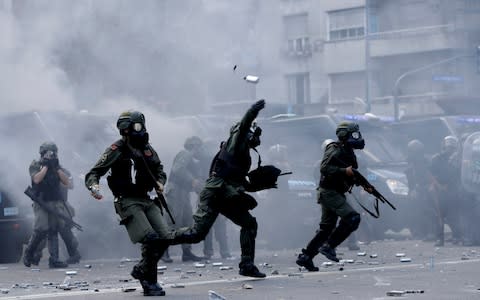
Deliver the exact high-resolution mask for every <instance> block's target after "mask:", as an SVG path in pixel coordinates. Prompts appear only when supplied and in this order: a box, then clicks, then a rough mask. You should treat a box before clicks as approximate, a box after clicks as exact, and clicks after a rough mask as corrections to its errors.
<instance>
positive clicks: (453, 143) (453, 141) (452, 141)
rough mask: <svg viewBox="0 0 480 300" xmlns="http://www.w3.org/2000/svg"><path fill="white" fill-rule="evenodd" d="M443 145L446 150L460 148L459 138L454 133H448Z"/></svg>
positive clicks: (452, 150)
mask: <svg viewBox="0 0 480 300" xmlns="http://www.w3.org/2000/svg"><path fill="white" fill-rule="evenodd" d="M442 147H443V149H444V150H446V151H450V152H454V151H455V150H457V149H458V139H457V138H456V137H454V136H453V135H447V136H446V137H445V138H443V143H442Z"/></svg>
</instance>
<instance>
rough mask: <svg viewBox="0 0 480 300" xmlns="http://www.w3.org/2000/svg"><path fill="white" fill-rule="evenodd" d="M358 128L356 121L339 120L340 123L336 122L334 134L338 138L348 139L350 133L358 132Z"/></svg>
mask: <svg viewBox="0 0 480 300" xmlns="http://www.w3.org/2000/svg"><path fill="white" fill-rule="evenodd" d="M359 130H360V127H359V126H358V124H357V123H354V122H348V121H343V122H340V124H338V126H337V130H336V131H335V134H336V135H337V137H338V139H339V140H341V141H344V140H346V139H348V136H349V135H350V134H351V133H353V132H358V131H359Z"/></svg>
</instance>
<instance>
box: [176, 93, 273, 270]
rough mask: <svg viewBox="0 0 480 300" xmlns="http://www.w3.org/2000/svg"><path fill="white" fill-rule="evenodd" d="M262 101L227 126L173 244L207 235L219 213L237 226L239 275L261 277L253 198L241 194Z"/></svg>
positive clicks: (256, 139) (257, 141)
mask: <svg viewBox="0 0 480 300" xmlns="http://www.w3.org/2000/svg"><path fill="white" fill-rule="evenodd" d="M264 107H265V100H259V101H257V102H256V103H255V104H253V105H252V106H251V107H250V109H249V110H248V111H247V112H246V114H245V115H244V116H243V118H242V120H241V121H240V122H239V123H237V124H235V125H234V126H233V127H232V128H231V129H230V136H229V138H228V140H227V141H225V142H222V144H221V146H220V151H219V152H218V153H217V155H216V156H215V158H214V159H213V161H212V164H211V168H210V177H209V178H208V179H207V181H206V184H205V187H204V188H203V190H202V191H201V192H200V200H199V203H198V208H197V211H196V213H195V214H194V215H193V219H194V224H193V225H192V226H190V227H185V228H180V229H178V230H177V231H176V238H175V240H174V243H176V244H179V243H180V244H181V243H198V242H200V241H202V240H203V239H204V238H205V236H206V235H207V234H208V232H209V230H210V228H211V227H212V225H213V223H214V222H215V220H216V218H217V216H218V214H222V215H224V216H226V217H227V218H228V219H230V220H231V221H232V222H233V223H235V224H237V225H239V226H240V227H241V231H240V245H241V250H242V256H241V261H240V264H239V268H240V270H239V274H240V275H243V276H251V277H265V274H264V273H262V272H260V271H259V270H258V268H257V267H256V266H255V264H254V259H255V238H256V236H257V221H256V219H255V218H254V217H253V216H252V215H251V214H250V212H249V210H251V209H253V208H254V207H255V206H256V204H257V203H256V201H255V199H254V198H253V197H252V196H250V195H248V194H247V193H245V192H246V191H255V189H251V185H250V182H249V181H247V175H248V172H249V170H250V166H251V164H252V159H251V157H250V150H251V149H255V147H257V146H258V145H260V134H261V129H260V127H252V125H253V123H254V120H255V118H256V117H257V115H258V113H259V112H260V110H262V109H263V108H264Z"/></svg>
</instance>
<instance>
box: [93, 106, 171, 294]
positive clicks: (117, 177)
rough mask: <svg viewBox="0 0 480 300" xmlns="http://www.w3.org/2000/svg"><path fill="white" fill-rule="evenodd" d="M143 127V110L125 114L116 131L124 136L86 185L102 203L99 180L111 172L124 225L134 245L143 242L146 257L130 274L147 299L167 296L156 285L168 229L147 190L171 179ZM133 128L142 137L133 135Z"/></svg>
mask: <svg viewBox="0 0 480 300" xmlns="http://www.w3.org/2000/svg"><path fill="white" fill-rule="evenodd" d="M138 124H140V126H138V127H137V125H138ZM144 124H145V119H144V116H143V114H141V113H140V112H125V113H122V115H121V116H120V118H119V121H118V122H117V127H118V128H119V130H120V133H121V134H122V135H123V136H124V137H123V138H122V139H120V140H118V141H116V142H115V143H114V144H112V145H111V146H110V147H109V148H107V149H106V151H105V152H104V153H103V154H102V156H101V158H100V159H99V161H98V162H97V163H96V164H95V166H94V167H93V168H92V169H91V170H90V171H89V172H88V173H87V174H86V176H85V185H86V186H87V188H88V189H89V190H90V191H92V195H93V196H94V197H95V198H97V199H101V196H100V194H99V192H98V183H99V180H100V178H101V177H102V176H104V175H105V174H106V173H107V172H108V171H109V170H110V171H111V172H110V175H109V176H108V177H107V181H108V186H109V188H110V190H111V191H112V194H113V195H114V196H115V200H114V206H115V211H116V213H117V214H118V215H119V217H120V220H121V221H120V224H121V225H124V226H125V228H126V230H127V232H128V235H129V237H130V240H131V241H132V243H141V244H142V259H141V260H140V262H139V263H138V264H137V265H135V266H134V267H133V270H132V273H131V275H132V276H133V277H134V278H136V279H139V280H140V283H141V284H142V287H143V290H144V295H145V296H163V295H165V292H164V291H163V289H162V288H161V287H160V286H159V285H158V283H157V263H158V260H159V259H160V257H161V256H162V254H163V252H164V251H165V250H166V249H167V248H168V244H167V243H166V242H165V240H166V239H167V238H168V227H167V225H166V224H165V222H164V221H163V217H162V212H161V210H160V208H159V207H158V206H157V205H156V204H155V202H154V201H152V200H151V199H150V197H149V195H148V192H150V191H152V190H153V189H154V188H155V189H157V188H158V187H159V183H160V184H162V185H163V184H164V183H165V181H166V179H167V176H166V174H165V172H164V171H163V165H162V163H161V161H160V159H159V157H158V155H157V153H156V152H155V150H154V149H153V148H152V146H151V145H150V144H148V133H146V129H145V128H144V127H145V126H144ZM134 130H135V131H138V133H135V132H133V133H132V131H134ZM134 134H136V135H134Z"/></svg>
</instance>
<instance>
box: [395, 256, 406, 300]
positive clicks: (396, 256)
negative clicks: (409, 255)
mask: <svg viewBox="0 0 480 300" xmlns="http://www.w3.org/2000/svg"><path fill="white" fill-rule="evenodd" d="M395 257H405V253H397V254H395ZM394 292H395V291H394Z"/></svg>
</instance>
